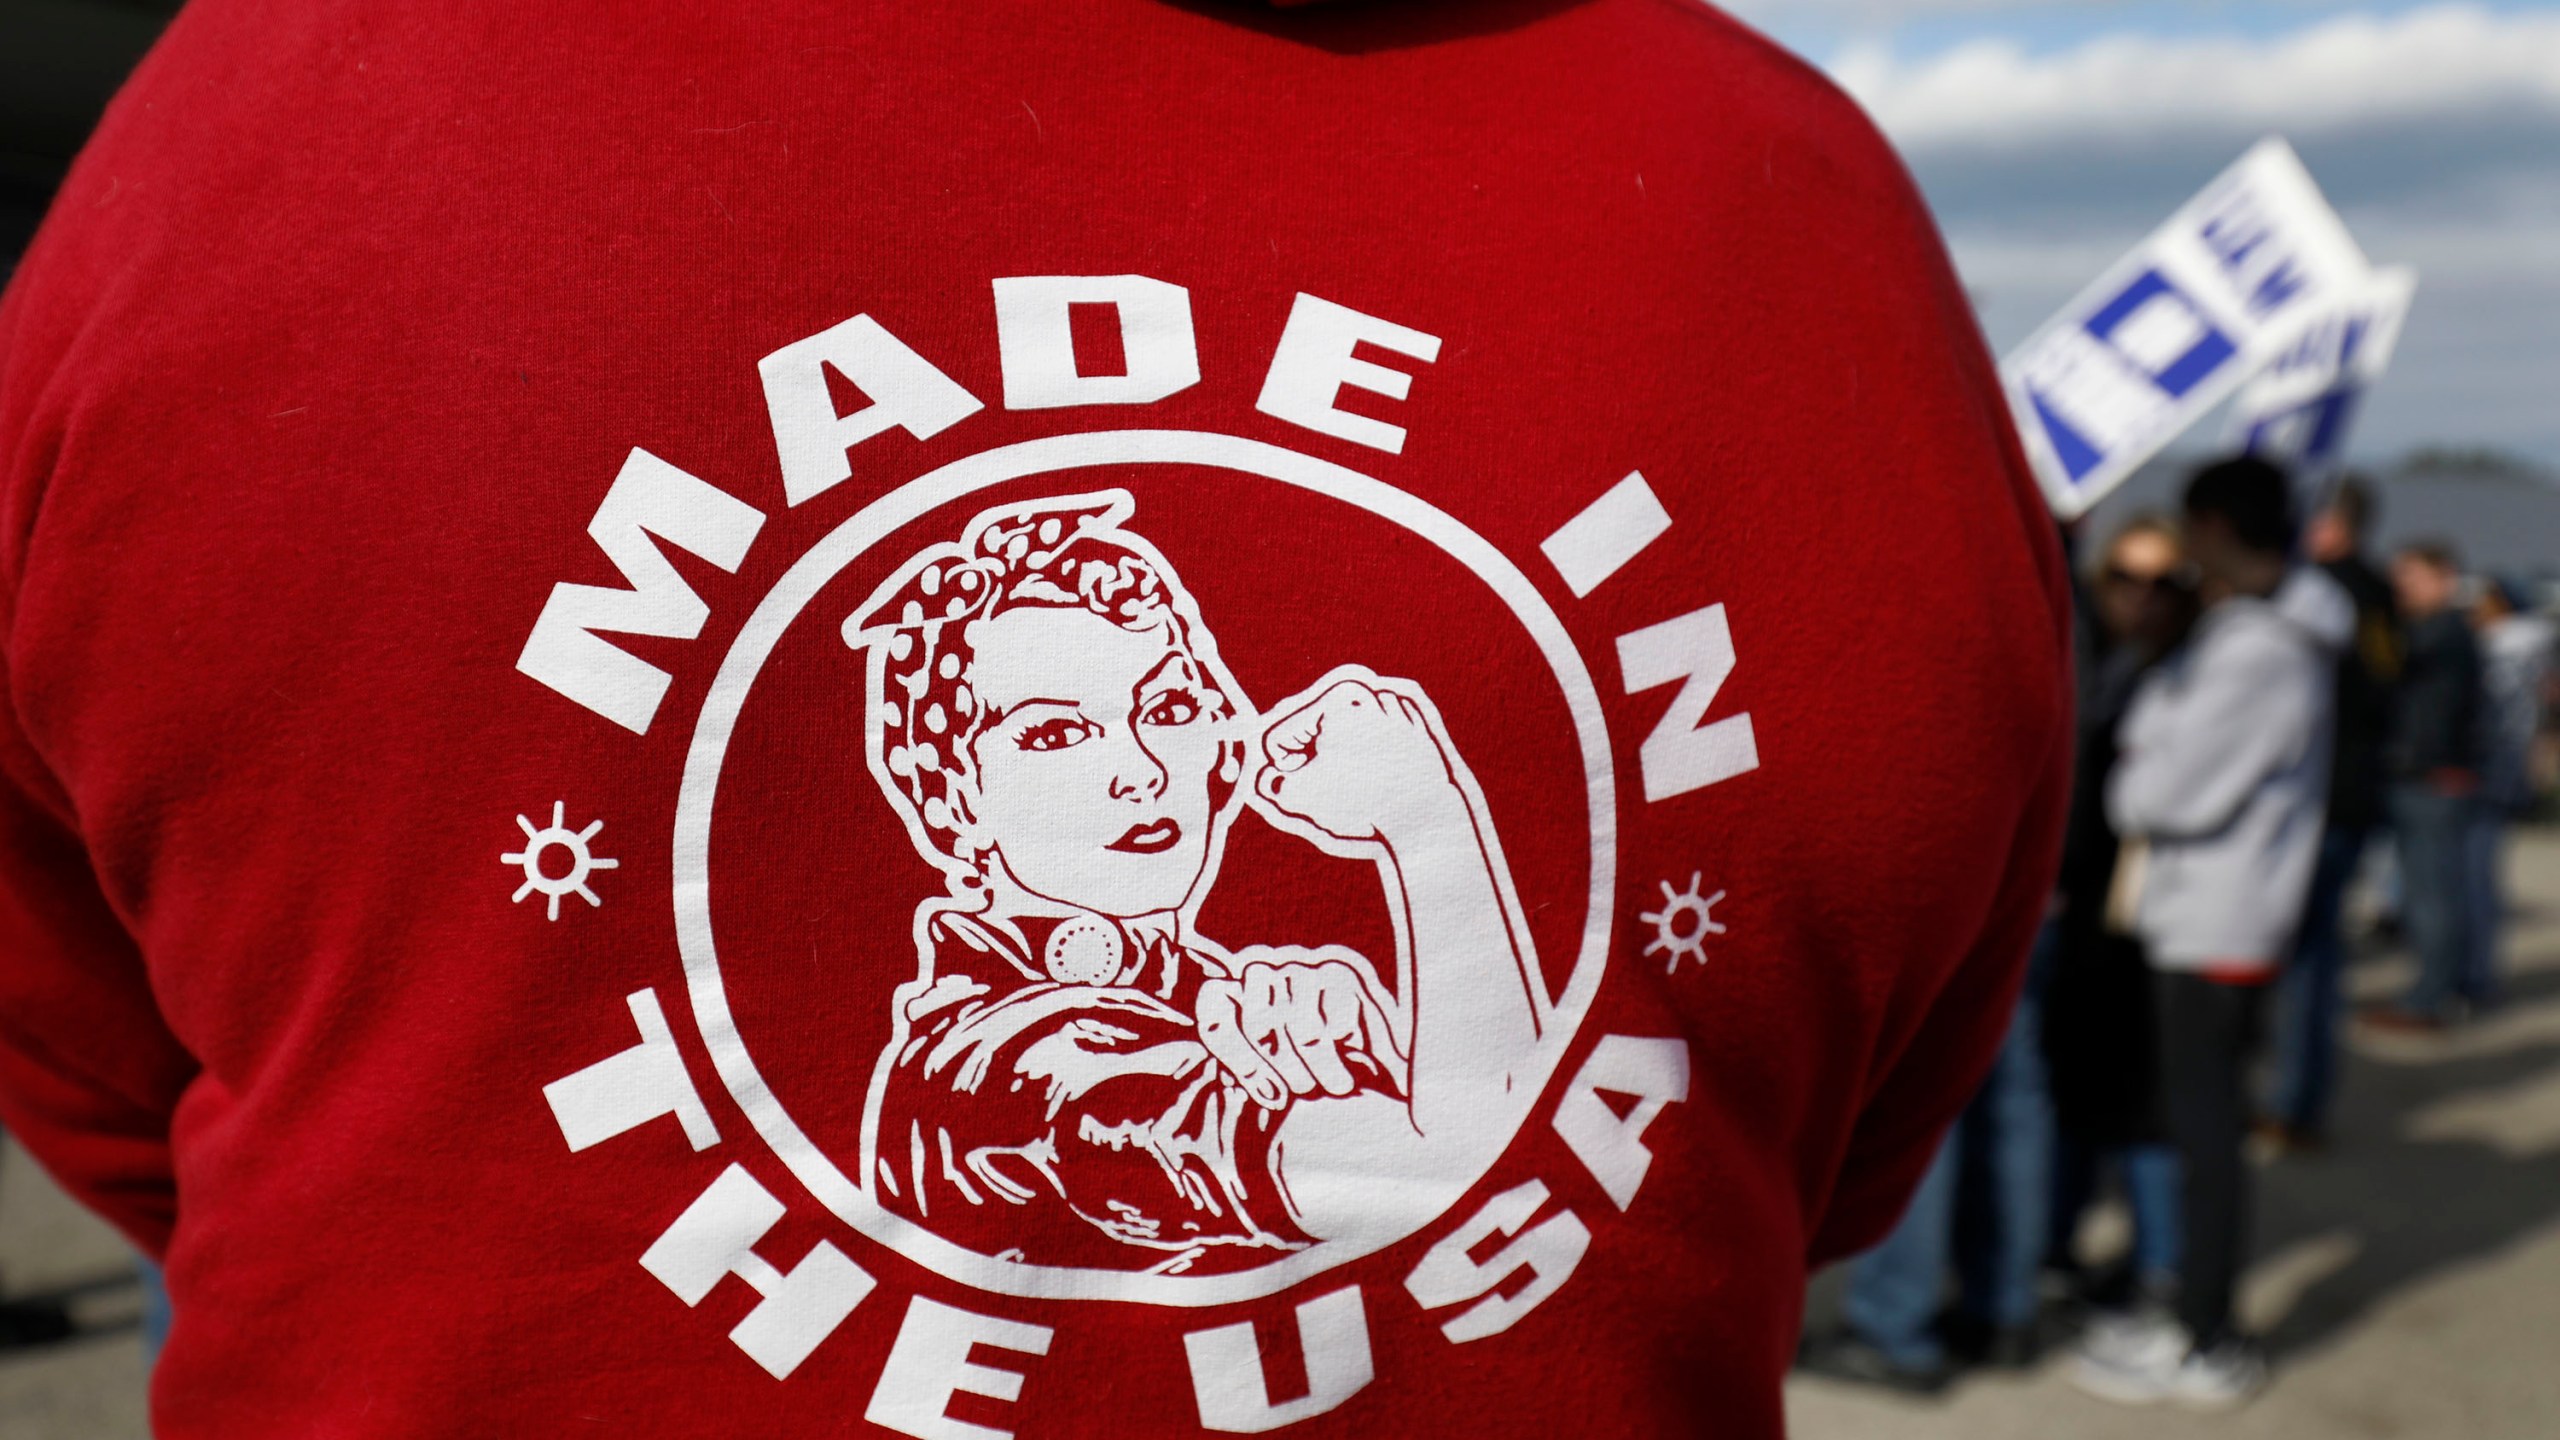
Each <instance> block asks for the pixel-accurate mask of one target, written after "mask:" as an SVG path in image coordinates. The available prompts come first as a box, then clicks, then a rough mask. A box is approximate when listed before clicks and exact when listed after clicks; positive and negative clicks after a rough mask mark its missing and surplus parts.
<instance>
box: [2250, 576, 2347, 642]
mask: <svg viewBox="0 0 2560 1440" xmlns="http://www.w3.org/2000/svg"><path fill="white" fill-rule="evenodd" d="M2267 605H2268V607H2269V608H2270V609H2272V610H2274V611H2275V613H2276V614H2277V615H2278V616H2280V617H2282V618H2283V619H2284V620H2285V621H2287V622H2288V623H2290V624H2291V625H2292V626H2293V627H2294V628H2295V629H2297V630H2300V631H2301V632H2302V633H2303V634H2305V635H2308V636H2310V637H2311V639H2312V640H2313V641H2314V642H2315V643H2316V644H2318V645H2319V646H2320V648H2321V649H2323V650H2330V651H2341V650H2344V649H2346V648H2347V642H2348V641H2350V640H2352V639H2354V638H2355V633H2356V602H2355V600H2354V598H2353V597H2352V596H2350V595H2348V594H2347V588H2346V587H2345V586H2343V585H2341V584H2339V583H2338V582H2337V581H2335V580H2332V579H2330V578H2329V575H2328V572H2326V571H2324V570H2322V569H2321V568H2320V567H2318V566H2316V565H2297V566H2295V567H2294V568H2293V572H2292V573H2291V574H2289V575H2287V576H2285V578H2284V583H2283V584H2282V585H2279V586H2277V587H2276V593H2275V594H2273V595H2271V596H2269V597H2267Z"/></svg>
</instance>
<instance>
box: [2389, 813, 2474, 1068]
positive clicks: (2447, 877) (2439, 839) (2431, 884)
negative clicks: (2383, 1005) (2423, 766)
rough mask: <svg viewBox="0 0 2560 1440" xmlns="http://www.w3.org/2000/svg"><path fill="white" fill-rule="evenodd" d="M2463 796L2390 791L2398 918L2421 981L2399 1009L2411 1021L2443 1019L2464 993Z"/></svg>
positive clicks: (2467, 934)
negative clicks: (2396, 838) (2397, 868)
mask: <svg viewBox="0 0 2560 1440" xmlns="http://www.w3.org/2000/svg"><path fill="white" fill-rule="evenodd" d="M2477 808H2478V806H2477V804H2476V802H2474V801H2473V799H2472V798H2471V797H2470V796H2468V795H2446V794H2442V793H2440V792H2438V791H2437V790H2436V789H2435V788H2434V787H2432V786H2429V785H2426V784H2424V783H2421V782H2416V781H2402V782H2399V783H2397V784H2394V785H2393V786H2392V787H2391V828H2392V829H2393V830H2394V831H2396V832H2397V833H2398V834H2399V837H2400V877H2401V880H2400V883H2401V901H2400V903H2401V918H2402V921H2403V923H2404V924H2405V925H2406V926H2407V928H2408V931H2409V945H2410V948H2411V949H2413V950H2415V951H2417V952H2418V983H2417V984H2415V985H2412V986H2411V987H2409V994H2408V996H2407V998H2405V999H2403V1000H2402V1001H2401V1002H2400V1003H2401V1006H2402V1008H2404V1009H2406V1010H2407V1011H2408V1012H2409V1013H2410V1014H2413V1015H2424V1016H2429V1017H2441V1016H2442V1015H2443V1014H2444V1012H2445V1007H2446V1006H2447V1005H2448V1004H2450V1003H2451V1002H2452V1000H2453V997H2454V996H2455V995H2456V994H2458V993H2460V992H2461V991H2462V989H2463V978H2464V974H2465V972H2466V971H2467V970H2468V969H2469V968H2470V966H2471V965H2472V964H2473V958H2472V950H2471V905H2472V899H2471V866H2470V864H2469V861H2468V858H2467V857H2468V854H2469V850H2470V836H2471V821H2472V814H2473V812H2474V811H2475V810H2476V809H2477Z"/></svg>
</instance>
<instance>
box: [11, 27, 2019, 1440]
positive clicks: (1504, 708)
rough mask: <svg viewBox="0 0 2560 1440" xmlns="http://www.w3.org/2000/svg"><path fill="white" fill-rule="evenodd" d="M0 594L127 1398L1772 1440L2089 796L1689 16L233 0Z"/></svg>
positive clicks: (1938, 257) (77, 322) (147, 132)
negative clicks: (1811, 1271)
mask: <svg viewBox="0 0 2560 1440" xmlns="http://www.w3.org/2000/svg"><path fill="white" fill-rule="evenodd" d="M0 603H4V604H5V607H6V612H5V619H6V626H5V640H6V654H5V684H6V691H7V704H6V706H5V707H0V1121H5V1123H6V1125H7V1127H8V1128H9V1129H10V1130H11V1131H13V1132H14V1133H16V1134H17V1135H18V1136H19V1137H20V1138H21V1139H22V1140H23V1141H24V1143H25V1144H26V1146H27V1147H28V1148H29V1149H31V1150H32V1151H34V1152H35V1154H36V1155H37V1156H38V1157H39V1158H40V1159H41V1160H42V1161H43V1162H44V1163H45V1164H46V1165H47V1166H48V1167H49V1168H50V1169H51V1170H52V1171H53V1173H54V1174H56V1175H57V1176H58V1177H60V1179H61V1180H62V1181H63V1182H64V1183H65V1184H66V1185H68V1186H69V1187H70V1188H71V1189H72V1190H73V1191H74V1192H76V1193H77V1194H78V1195H79V1196H80V1197H81V1198H83V1199H84V1200H86V1201H87V1202H88V1203H89V1204H90V1205H92V1206H94V1207H96V1208H97V1209H98V1210H99V1211H100V1212H101V1213H103V1214H105V1215H107V1216H108V1217H109V1218H111V1219H112V1220H114V1221H115V1222H116V1223H117V1224H118V1225H120V1226H121V1227H123V1229H124V1230H125V1231H126V1232H127V1233H128V1234H130V1235H131V1236H132V1237H133V1238H134V1239H135V1240H136V1241H137V1242H138V1243H140V1244H142V1245H143V1246H144V1247H146V1248H147V1249H149V1250H150V1251H152V1252H154V1253H156V1254H165V1255H166V1257H167V1259H168V1267H169V1268H168V1273H169V1277H170V1282H171V1286H172V1290H173V1293H174V1299H175V1305H176V1313H177V1324H176V1331H175V1335H174V1338H173V1339H172V1341H171V1343H170V1346H169V1349H168V1352H167V1355H166V1357H165V1359H164V1361H163V1362H162V1367H161V1369H160V1371H159V1373H158V1375H157V1377H156V1379H155V1381H154V1412H155V1415H156V1419H157V1423H158V1426H159V1431H160V1433H161V1434H162V1435H163V1436H165V1437H169V1440H211V1437H225V1440H228V1437H257V1440H272V1437H284V1436H330V1437H392V1436H519V1435H521V1436H542V1437H554V1436H567V1435H581V1434H589V1433H593V1434H599V1435H625V1436H695V1435H713V1434H733V1433H754V1434H762V1435H821V1434H824V1435H837V1434H875V1433H876V1434H903V1435H912V1436H921V1437H942V1436H972V1437H986V1436H1001V1435H1006V1434H1018V1435H1022V1436H1026V1437H1063V1436H1095V1435H1115V1436H1116V1435H1190V1434H1195V1433H1258V1432H1267V1431H1273V1430H1280V1429H1284V1428H1285V1429H1287V1430H1288V1431H1289V1432H1290V1433H1292V1434H1295V1435H1303V1436H1308V1437H1315V1436H1330V1435H1441V1434H1447V1435H1467V1436H1475V1437H1495V1436H1539V1437H1551V1436H1555V1435H1559V1434H1597V1435H1656V1434H1690V1433H1714V1434H1717V1435H1722V1436H1732V1437H1739V1436H1767V1435H1775V1434H1777V1433H1778V1432H1779V1431H1780V1429H1781V1424H1782V1421H1781V1411H1780V1403H1779V1379H1780V1376H1781V1375H1782V1373H1783V1371H1784V1370H1785V1367H1786V1365H1787V1361H1788V1357H1789V1353H1790V1350H1791V1348H1792V1345H1793V1342H1794V1338H1795V1332H1796V1328H1797V1319H1798V1312H1799V1309H1800V1306H1801V1298H1802V1295H1803V1287H1804V1281H1805V1277H1806V1273H1807V1270H1808V1267H1810V1266H1812V1265H1814V1264H1817V1263H1819V1262H1821V1261H1823V1260H1825V1259H1827V1258H1830V1257H1833V1256H1837V1255H1840V1254H1843V1253H1845V1252H1848V1251H1851V1250H1853V1249H1856V1248H1858V1247H1859V1246H1861V1245H1863V1244H1865V1243H1867V1242H1869V1241H1871V1240H1873V1239H1874V1238H1875V1237H1876V1236H1877V1235H1878V1234H1879V1233H1880V1232H1881V1231H1882V1230H1883V1229H1884V1228H1885V1227H1886V1226H1887V1225H1888V1224H1889V1223H1890V1221H1891V1220H1892V1218H1893V1216H1894V1215H1895V1213H1896V1211H1897V1209H1898V1207H1899V1205H1900V1204H1901V1202H1902V1199H1903V1197H1904V1196H1905V1194H1906V1192H1907V1191H1908V1189H1909V1187H1910V1186H1911V1184H1912V1183H1913V1181H1914V1179H1915V1176H1916V1175H1917V1173H1918V1171H1919V1169H1920V1168H1921V1167H1922V1165H1923V1164H1924V1162H1925V1161H1926V1159H1927V1158H1928V1156H1929V1154H1930V1152H1931V1150H1932V1148H1933V1146H1934V1144H1935V1142H1936V1139H1937V1137H1938V1135H1939V1133H1940V1131H1941V1130H1942V1128H1943V1127H1944V1125H1945V1124H1946V1122H1947V1121H1948V1119H1949V1117H1950V1116H1951V1115H1952V1114H1953V1113H1954V1112H1955V1110H1956V1109H1957V1108H1958V1107H1959V1105H1960V1104H1961V1103H1962V1102H1963V1101H1964V1099H1965V1098H1966V1097H1967V1095H1968V1092H1969V1091H1970V1090H1971V1089H1972V1087H1973V1086H1974V1084H1975V1083H1976V1081H1977V1079H1978V1078H1979V1076H1980V1074H1981V1072H1982V1071H1983V1069H1984V1067H1985V1066H1986V1064H1987V1062H1988V1059H1989V1057H1990V1055H1991V1052H1992V1050H1993V1049H1994V1047H1995V1045H1996V1043H1997V1041H1998V1039H1999V1036H2000V1034H2001V1032H2002V1030H2003V1028H2004V1026H2005V1022H2006V1012H2007V1004H2008V1000H2009V996H2010V994H2011V991H2012V988H2013V987H2014V985H2015V983H2016V977H2017V974H2018V971H2019V966H2020V960H2021V957H2022V955H2023V952H2024V951H2025V949H2026V946H2027V943H2028V940H2029V938H2030V935H2031V933H2032V931H2033V930H2034V928H2035V926H2036V923H2037V919H2038V915H2039V912H2040V909H2041V907H2042V905H2043V902H2044V897H2045V893H2046V890H2047V887H2048V884H2049V881H2050V878H2051V870H2052V867H2053V863H2054V858H2055V839H2056V832H2057V820H2058V817H2059V814H2060V802H2061V798H2062V792H2063V782H2064V773H2065V766H2066V763H2067V756H2066V753H2065V752H2066V746H2065V744H2064V743H2063V742H2064V736H2065V734H2066V729H2065V726H2066V719H2067V716H2066V711H2067V705H2068V702H2067V700H2066V697H2065V668H2066V660H2065V658H2064V657H2065V644H2064V632H2065V606H2064V595H2063V577H2062V574H2061V571H2060V569H2059V565H2058V560H2057V556H2056V553H2055V549H2054V546H2053V544H2052V542H2051V539H2050V536H2049V533H2048V527H2047V524H2046V522H2045V521H2044V520H2043V518H2042V514H2041V510H2040V507H2039V505H2038V503H2037V501H2036V498H2035V490H2034V487H2033V486H2032V485H2031V484H2030V483H2029V482H2028V480H2027V479H2026V475H2025V471H2024V469H2023V468H2022V466H2021V464H2020V460H2019V456H2018V454H2017V450H2016V447H2015V445H2014V443H2013V442H2012V439H2011V433H2010V427H2009V423H2008V420H2007V417H2006V415H2005V414H2004V412H2003V409H2002V406H2001V403H2000V400H1999V397H1998V391H1997V389H1996V387H1995V385H1994V384H1993V380H1992V374H1991V371H1990V368H1989V366H1988V365H1987V364H1986V363H1985V357H1984V355H1983V351H1982V346H1981V342H1980V340H1979V338H1978V336H1977V334H1976V331H1975V327H1974V324H1973V321H1972V319H1971V318H1970V316H1969V314H1968V311H1967V307H1966V304H1965V301H1964V297H1963V295H1962V293H1961V292H1960V291H1959V290H1958V288H1957V286H1956V284H1955V282H1954V279H1953V277H1952V276H1951V275H1950V274H1949V271H1948V267H1947V264H1946V261H1945V259H1944V257H1943V255H1942V253H1941V250H1940V247H1939V244H1938V242H1937V240H1936V238H1935V237H1934V235H1933V234H1932V231H1931V227H1930V224H1929V221H1928V218H1927V216H1926V214H1925V213H1924V211H1923V209H1922V206H1921V204H1920V202H1919V200H1918V198H1917V197H1916V196H1915V194H1914V193H1913V190H1912V187H1911V185H1910V183H1909V181H1908V180H1907V179H1906V177H1905V176H1904V174H1903V172H1902V170H1901V168H1900V167H1899V166H1898V165H1897V164H1896V162H1895V160H1894V158H1893V156H1892V155H1891V153H1890V152H1889V151H1888V150H1887V148H1886V147H1885V145H1884V144H1883V143H1882V142H1881V141H1880V140H1879V139H1878V138H1877V137H1876V135H1875V134H1874V132H1873V131H1872V130H1871V129H1870V128H1869V126H1868V125H1867V123H1866V121H1865V120H1864V119H1862V118H1861V117H1860V115H1859V114H1858V112H1857V111H1856V109H1855V108H1854V107H1853V106H1851V105H1850V104H1849V103H1848V102H1847V101H1846V100H1844V99H1842V98H1841V97H1840V96H1839V95H1838V94H1837V93H1836V92H1834V91H1833V90H1832V89H1831V88H1830V87H1829V86H1828V85H1827V84H1825V83H1824V82H1823V81H1822V79H1821V78H1820V77H1818V76H1817V75H1815V74H1814V73H1812V72H1811V71H1809V70H1807V69H1806V68H1805V67H1803V66H1802V65H1800V64H1798V63H1797V62H1795V61H1793V60H1790V59H1788V58H1787V57H1785V56H1784V55H1782V54H1780V53H1779V52H1778V51H1776V50H1775V49H1773V48H1771V47H1770V46H1769V45H1768V44H1767V43H1766V42H1764V41H1762V40H1760V39H1758V38H1757V37H1755V36H1753V35H1752V34H1750V33H1749V32H1748V31H1746V30H1744V29H1743V28H1741V27H1740V26H1738V25H1736V24H1735V23H1734V22H1732V21H1731V20H1728V19H1726V18H1725V17H1723V16H1722V15H1720V14H1718V13H1716V12H1715V11H1713V10H1710V9H1707V8H1704V7H1703V6H1700V5H1696V4H1693V3H1689V0H1588V3H1580V4H1570V3H1558V0H1517V3H1493V4H1477V5H1456V4H1423V3H1416V4H1390V3H1375V4H1359V5H1345V6H1342V7H1339V8H1326V9H1318V10H1290V11H1277V12H1275V11H1270V10H1263V9H1249V8H1238V7H1231V6H1228V5H1224V4H1217V3H1184V4H1173V3H1159V0H1079V3H1074V4H1064V5H1061V4H1041V5H1031V4H1014V3H1000V4H994V5H988V4H978V5H971V6H967V7H960V8H949V7H944V8H936V7H919V6H886V5H862V4H840V3H825V4H821V3H799V0H783V3H776V4H762V5H754V6H743V7H740V6H713V7H698V8H697V7H681V8H679V7H641V6H634V5H630V4H613V5H602V4H581V3H575V0H564V3H554V4H546V5H496V4H469V3H464V4H448V5H432V6H397V5H395V6H384V5H379V4H357V3H339V0H294V3H286V0H269V3H256V0H197V3H195V4H192V5H190V6H189V7H188V8H187V10H186V12H185V13H184V14H183V15H182V16H181V17H180V18H179V19H178V21H177V23H176V25H175V27H174V29H173V30H172V31H171V32H170V34H169V36H168V37H167V39H166V40H165V41H164V42H163V44H162V45H161V46H160V48H159V49H158V50H157V51H156V52H155V53H154V54H153V55H152V56H151V58H150V59H149V60H148V61H147V62H146V63H145V64H144V66H143V67H142V69H141V72H140V73H139V74H138V75H137V76H136V77H135V79H134V80H133V82H132V84H131V85H130V87H129V88H128V89H127V90H126V92H125V93H124V95H123V96H122V98H121V99H120V100H118V101H117V103H116V105H115V106H114V108H113V110H112V111H111V112H110V113H109V115H108V117H107V119H106V123H105V125H104V127H103V128H102V129H101V130H100V132H99V134H98V137H97V139H96V141H95V143H94V144H93V145H92V146H91V148H90V150H89V152H88V154H87V155H86V156H85V157H84V158H83V159H82V160H81V162H80V163H79V165H78V167H77V169H76V171H75V172H74V174H73V175H72V177H71V180H70V183H69V184H68V185H67V187H66V188H65V189H64V190H63V191H62V194H61V196H60V198H59V199H58V201H57V202H56V204H55V207H54V211H53V214H52V217H51V218H50V220H49V221H48V222H47V224H46V227H45V229H44V231H43V233H42V234H41V236H40V238H39V239H38V241H37V243H36V245H35V248H34V250H33V252H32V253H31V254H30V255H29V256H28V257H27V260H26V263H25V265H24V268H23V270H22V271H21V273H19V274H18V275H17V276H16V278H15V281H14V283H13V285H12V288H11V290H10V292H9V295H8V298H7V302H6V308H5V311H0Z"/></svg>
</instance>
